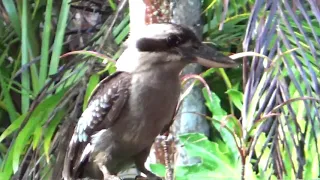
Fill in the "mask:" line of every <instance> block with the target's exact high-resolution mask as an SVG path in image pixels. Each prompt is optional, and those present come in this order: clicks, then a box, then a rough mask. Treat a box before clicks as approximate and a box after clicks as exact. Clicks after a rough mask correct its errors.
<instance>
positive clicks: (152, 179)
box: [135, 175, 162, 180]
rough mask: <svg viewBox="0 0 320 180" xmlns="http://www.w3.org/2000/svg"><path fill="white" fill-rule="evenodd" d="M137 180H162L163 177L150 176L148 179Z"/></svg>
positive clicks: (136, 179) (137, 177)
mask: <svg viewBox="0 0 320 180" xmlns="http://www.w3.org/2000/svg"><path fill="white" fill-rule="evenodd" d="M135 180H162V178H161V177H158V176H156V175H154V176H148V177H143V176H140V175H138V176H136V178H135Z"/></svg>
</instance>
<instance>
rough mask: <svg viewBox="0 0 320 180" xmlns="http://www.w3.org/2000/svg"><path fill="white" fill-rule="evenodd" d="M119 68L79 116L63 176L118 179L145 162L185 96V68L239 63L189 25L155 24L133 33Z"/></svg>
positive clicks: (68, 178)
mask: <svg viewBox="0 0 320 180" xmlns="http://www.w3.org/2000/svg"><path fill="white" fill-rule="evenodd" d="M125 46H126V49H125V50H124V52H123V53H122V55H121V56H120V57H119V59H118V60H117V62H116V68H117V70H116V72H115V73H114V74H112V75H110V76H108V77H106V78H105V79H103V80H102V81H101V82H100V83H99V84H98V85H97V87H96V88H95V90H94V91H93V93H92V95H91V97H90V99H89V101H88V102H89V103H88V106H87V108H86V109H85V110H84V111H83V113H82V115H81V117H80V118H79V120H78V122H77V125H76V127H75V129H74V133H73V135H72V138H71V140H70V142H69V146H68V150H67V153H66V156H65V159H64V165H63V178H64V180H71V179H78V178H85V177H88V178H96V179H104V180H107V179H109V180H119V179H120V178H119V177H118V176H117V174H118V173H119V172H121V171H123V170H126V169H127V168H128V167H130V166H132V165H135V166H136V168H137V169H138V170H139V171H140V172H142V173H143V174H145V175H146V176H147V178H148V179H151V180H158V179H161V178H160V177H158V176H156V175H155V174H153V173H152V172H150V171H149V170H147V168H146V167H145V166H144V163H145V161H146V159H147V157H148V155H149V152H150V148H151V146H152V144H153V142H154V139H155V138H156V136H157V135H159V134H160V133H161V132H163V131H164V128H167V127H168V126H169V125H170V124H171V123H172V117H173V114H174V113H175V109H176V105H177V103H178V100H179V96H180V91H181V89H180V76H179V75H180V72H181V70H182V69H183V68H184V67H185V66H186V65H188V64H190V63H199V64H201V65H203V66H206V67H221V68H231V67H236V66H237V63H236V62H235V61H234V60H232V59H231V58H229V57H227V56H224V55H223V54H222V53H219V52H218V51H216V50H215V49H214V48H211V47H209V46H207V45H206V44H204V43H202V42H201V41H200V40H199V38H198V37H197V36H196V35H195V33H194V32H193V31H192V30H191V29H190V28H188V27H186V26H183V25H178V24H174V23H159V24H150V25H146V26H143V27H141V29H140V31H139V33H138V32H137V33H136V34H132V35H129V37H128V40H127V41H126V45H125Z"/></svg>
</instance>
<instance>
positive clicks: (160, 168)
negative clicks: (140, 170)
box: [150, 164, 166, 177]
mask: <svg viewBox="0 0 320 180" xmlns="http://www.w3.org/2000/svg"><path fill="white" fill-rule="evenodd" d="M150 169H151V171H152V172H153V173H155V174H156V175H158V176H160V177H165V175H166V167H165V166H164V165H163V164H150Z"/></svg>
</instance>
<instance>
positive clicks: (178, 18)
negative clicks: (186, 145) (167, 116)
mask: <svg viewBox="0 0 320 180" xmlns="http://www.w3.org/2000/svg"><path fill="white" fill-rule="evenodd" d="M200 15H201V1H199V0H172V22H174V23H177V24H182V25H186V26H188V27H190V28H191V29H193V30H194V32H196V34H197V36H198V37H199V38H200V39H201V36H202V24H201V19H200ZM201 71H202V67H201V66H200V65H198V64H191V65H189V66H187V67H186V68H185V69H184V70H183V72H182V74H183V75H185V74H199V73H201ZM189 84H190V83H187V85H186V86H185V88H186V87H188V85H189ZM201 88H202V87H194V88H193V90H192V91H191V92H190V94H189V95H188V96H187V97H186V98H185V99H184V100H183V102H182V104H181V108H180V112H179V114H181V115H180V116H179V117H178V118H177V119H176V120H175V122H174V125H173V126H174V127H173V132H174V136H175V137H178V135H179V134H184V133H191V132H199V133H203V134H205V135H207V136H208V135H209V124H208V122H207V120H206V119H204V118H203V117H201V116H199V115H196V114H192V113H187V112H197V113H202V114H206V108H205V105H204V97H203V95H202V91H201ZM176 148H177V155H178V156H177V159H176V162H175V163H176V164H177V165H186V164H194V163H197V162H198V160H197V159H194V158H188V157H187V155H186V152H185V150H184V149H183V148H182V147H181V146H179V145H177V147H176Z"/></svg>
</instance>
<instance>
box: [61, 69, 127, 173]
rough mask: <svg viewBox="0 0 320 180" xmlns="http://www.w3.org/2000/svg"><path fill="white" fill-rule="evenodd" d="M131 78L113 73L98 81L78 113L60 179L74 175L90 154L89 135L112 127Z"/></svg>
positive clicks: (122, 73) (123, 102)
mask: <svg viewBox="0 0 320 180" xmlns="http://www.w3.org/2000/svg"><path fill="white" fill-rule="evenodd" d="M130 86H131V75H130V74H129V73H126V72H116V73H115V74H113V75H111V76H108V77H107V78H105V79H104V80H102V81H101V82H100V83H99V85H98V87H97V88H96V89H95V90H94V92H93V95H92V96H91V98H90V100H89V103H88V107H87V108H86V109H85V111H84V112H83V113H82V115H81V117H80V119H79V121H78V124H77V126H76V128H75V131H74V134H73V136H72V138H71V141H70V143H69V149H68V151H67V155H66V157H65V162H64V170H63V176H64V178H65V179H70V178H71V177H74V176H76V174H77V173H78V172H77V171H78V169H79V167H80V166H81V165H83V164H85V163H86V162H87V160H88V157H89V155H90V153H91V151H92V144H91V140H92V138H93V137H92V136H93V135H97V134H99V132H103V131H104V130H105V129H108V128H109V127H110V126H112V125H113V124H114V123H115V122H116V120H117V118H118V116H119V114H120V113H121V110H122V108H123V106H124V105H125V103H126V102H127V99H128V96H129V89H130Z"/></svg>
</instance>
